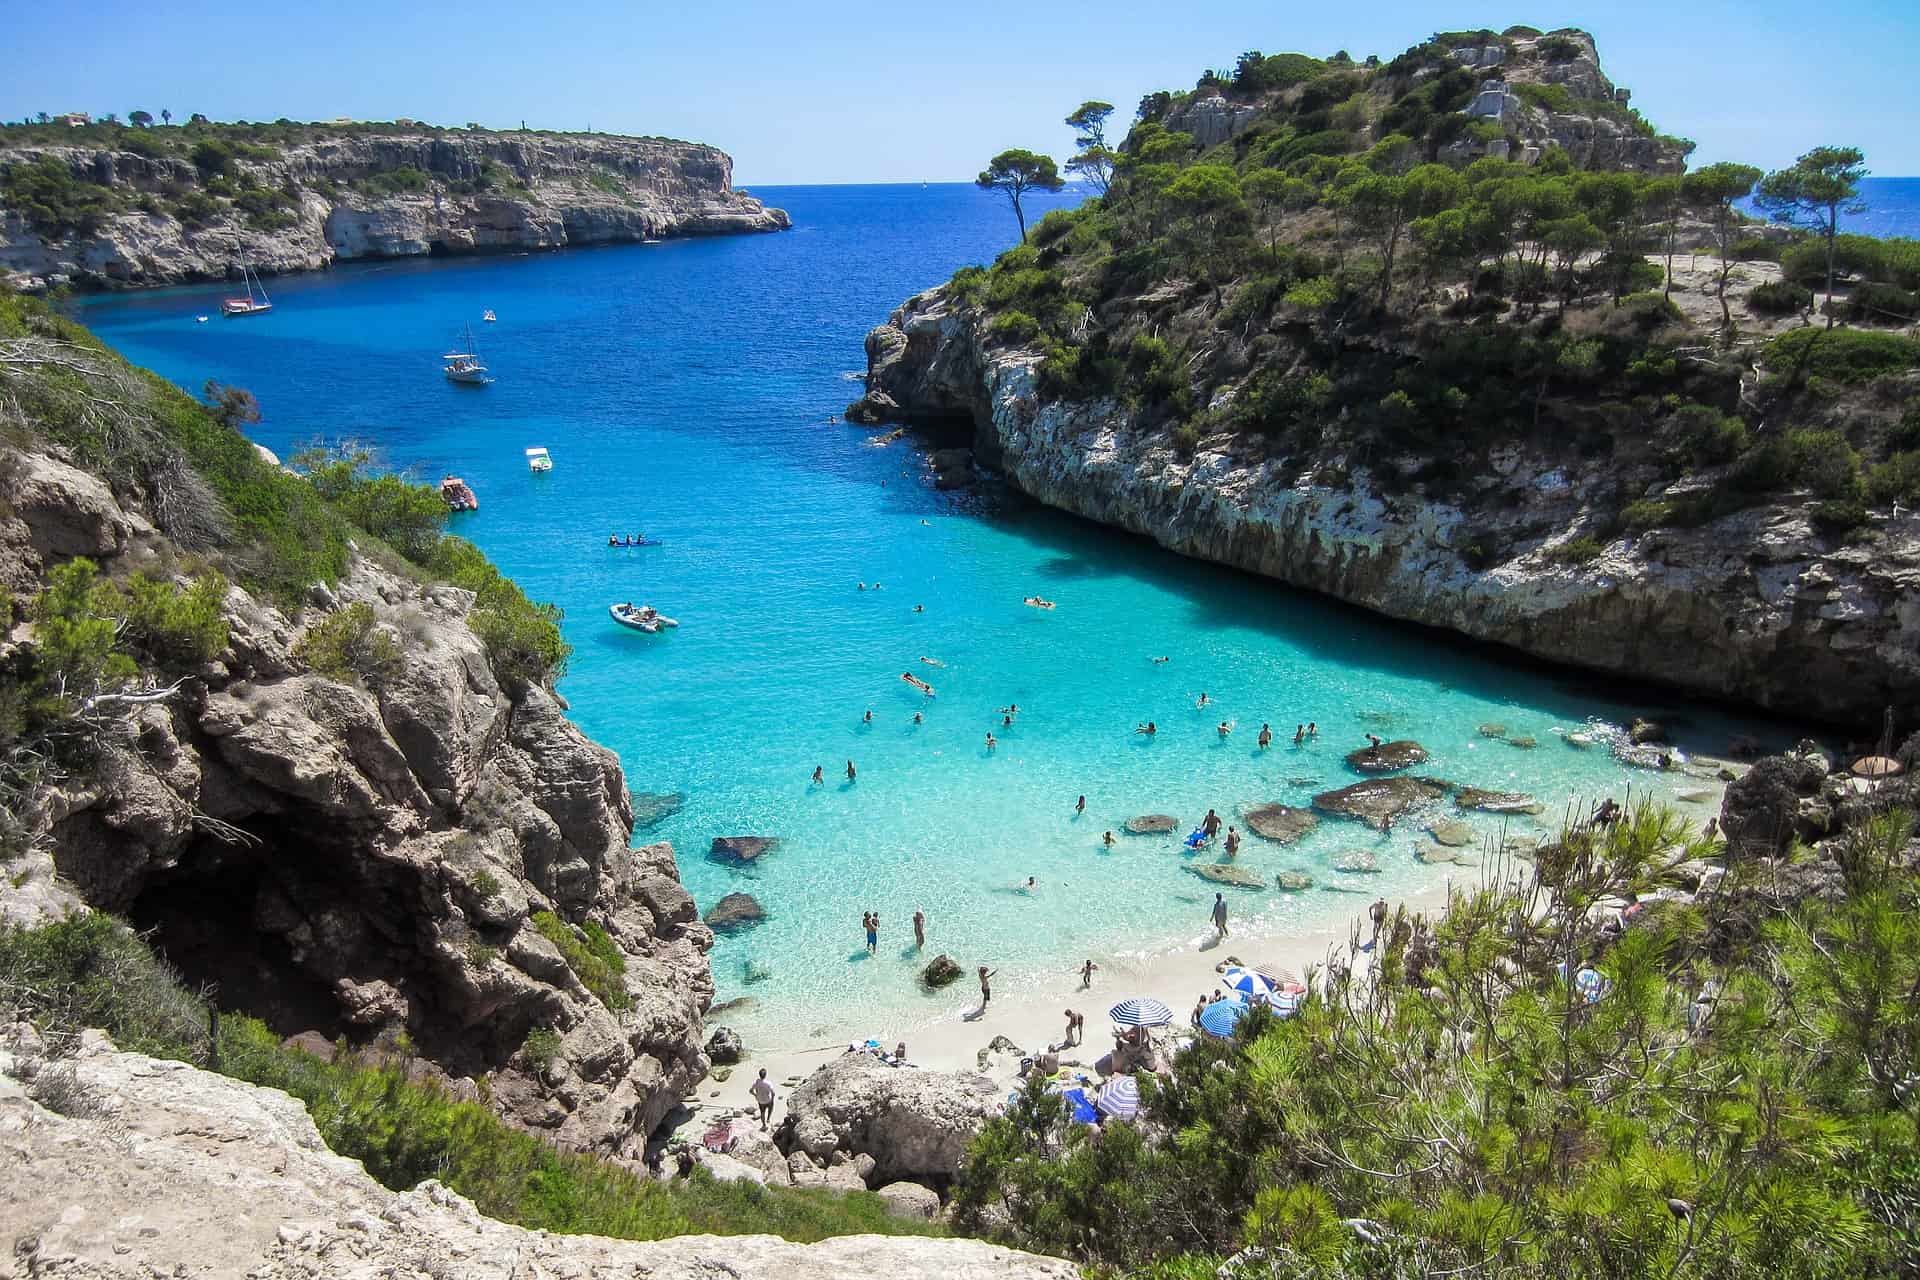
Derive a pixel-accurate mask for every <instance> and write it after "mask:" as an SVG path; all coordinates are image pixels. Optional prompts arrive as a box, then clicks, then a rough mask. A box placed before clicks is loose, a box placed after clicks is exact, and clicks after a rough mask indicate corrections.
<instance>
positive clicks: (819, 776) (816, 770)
mask: <svg viewBox="0 0 1920 1280" xmlns="http://www.w3.org/2000/svg"><path fill="white" fill-rule="evenodd" d="M826 781H827V777H826V774H824V773H822V772H821V770H820V766H819V765H815V766H813V785H814V786H816V787H819V786H825V785H826Z"/></svg>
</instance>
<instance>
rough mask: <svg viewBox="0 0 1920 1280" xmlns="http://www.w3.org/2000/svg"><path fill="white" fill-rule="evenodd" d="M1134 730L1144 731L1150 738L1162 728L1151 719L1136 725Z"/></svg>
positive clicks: (1137, 731)
mask: <svg viewBox="0 0 1920 1280" xmlns="http://www.w3.org/2000/svg"><path fill="white" fill-rule="evenodd" d="M1133 731H1134V732H1135V733H1144V734H1146V735H1147V736H1148V737H1149V738H1151V737H1152V736H1153V735H1154V734H1156V733H1158V732H1160V728H1159V726H1158V725H1156V724H1154V722H1153V721H1151V720H1149V721H1147V722H1146V723H1145V724H1142V725H1135V726H1134V730H1133Z"/></svg>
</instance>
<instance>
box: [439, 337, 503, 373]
mask: <svg viewBox="0 0 1920 1280" xmlns="http://www.w3.org/2000/svg"><path fill="white" fill-rule="evenodd" d="M440 359H441V360H442V361H444V362H445V366H446V367H445V368H444V369H442V370H441V372H443V373H445V374H446V375H447V381H448V382H457V383H459V384H461V385H462V386H468V387H484V386H486V385H487V384H488V383H490V382H492V381H493V375H492V374H490V373H488V372H487V366H485V365H484V364H481V363H480V357H479V356H478V355H477V354H475V352H474V346H473V328H472V326H468V328H467V349H466V350H465V351H449V352H447V354H445V355H444V356H441V357H440Z"/></svg>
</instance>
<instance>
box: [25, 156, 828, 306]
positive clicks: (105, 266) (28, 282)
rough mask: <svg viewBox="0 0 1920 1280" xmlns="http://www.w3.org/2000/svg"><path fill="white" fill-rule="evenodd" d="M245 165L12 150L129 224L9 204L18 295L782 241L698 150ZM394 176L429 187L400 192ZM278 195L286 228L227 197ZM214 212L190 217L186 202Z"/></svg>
mask: <svg viewBox="0 0 1920 1280" xmlns="http://www.w3.org/2000/svg"><path fill="white" fill-rule="evenodd" d="M270 154H271V158H266V156H264V155H263V156H262V157H259V158H250V157H245V156H242V157H238V158H235V159H233V160H232V161H231V163H230V170H229V174H228V176H227V177H225V178H223V179H209V177H208V176H207V174H206V173H203V172H202V170H201V169H199V168H197V167H196V166H195V165H194V164H193V163H192V162H191V161H190V159H189V158H188V157H187V156H186V155H185V154H181V155H172V154H166V155H158V156H146V155H140V154H135V153H134V152H131V151H114V150H106V149H101V148H97V147H68V146H33V147H19V148H14V149H10V150H0V171H4V170H8V169H10V168H12V167H14V166H21V165H31V164H34V163H35V162H37V161H40V160H41V159H42V158H43V157H50V158H52V159H53V160H55V161H56V162H58V163H59V164H60V165H62V166H64V167H65V168H66V170H67V171H68V172H69V173H70V174H71V175H72V176H73V177H74V178H75V179H77V180H80V181H83V182H87V183H92V184H96V185H98V186H100V187H102V188H104V189H105V190H106V191H107V192H108V193H109V198H110V199H112V200H114V201H116V202H117V203H119V204H120V205H121V206H123V208H124V211H122V212H118V213H114V214H113V215H112V216H110V217H108V218H107V219H106V220H105V222H104V224H103V225H102V226H101V227H100V228H99V230H97V231H95V232H93V233H91V234H70V235H63V236H48V235H46V234H43V233H42V231H41V230H39V229H37V228H36V227H35V226H33V225H31V224H30V223H29V221H28V220H27V219H26V218H25V217H24V216H23V215H22V214H21V213H20V212H19V211H17V210H12V209H7V208H6V207H4V206H0V277H3V278H5V279H7V280H8V282H9V283H10V284H11V285H12V286H13V287H15V288H19V289H40V288H45V287H47V286H49V285H56V284H72V285H77V286H81V287H88V288H117V287H126V286H136V285H165V284H177V283H180V282H182V281H191V280H209V279H212V280H219V279H226V278H227V277H229V276H232V275H237V274H238V273H239V270H240V267H241V266H242V265H243V264H244V265H247V266H251V267H253V268H254V269H255V270H257V271H259V272H261V273H263V274H275V273H283V272H289V271H312V270H317V269H320V268H323V267H326V266H329V265H331V264H332V263H334V262H345V261H352V260H354V259H358V258H396V257H418V256H423V255H427V254H467V253H482V252H487V251H490V250H506V249H557V248H562V247H565V246H568V245H590V244H610V243H619V242H627V241H635V240H644V239H653V238H658V237H665V236H687V235H718V234H728V233H734V232H748V231H778V230H784V229H786V228H787V227H788V226H790V225H791V224H790V223H789V221H788V219H787V215H786V214H785V213H784V212H783V211H781V210H779V209H769V208H767V207H765V206H764V205H762V204H761V203H760V202H759V201H758V200H755V199H754V198H753V197H751V196H749V195H747V194H745V193H743V192H738V191H735V190H733V186H732V181H733V162H732V160H731V159H729V158H728V157H727V155H726V153H724V152H722V151H719V150H717V149H715V148H713V147H709V146H703V145H699V144H695V143H686V142H673V141H669V140H667V139H662V138H621V137H609V136H606V135H602V134H591V135H564V134H563V135H548V134H531V133H529V134H519V133H492V132H487V131H484V130H470V131H460V132H443V133H425V132H423V133H421V134H419V135H404V134H399V135H396V134H380V135H374V134H365V133H345V132H342V133H338V134H327V133H321V134H318V135H316V136H314V137H312V138H310V140H308V141H305V142H301V143H299V144H296V145H291V146H286V147H283V148H277V149H274V150H272V151H271V153H270ZM396 175H405V176H409V177H410V178H411V176H418V177H419V178H421V179H423V181H422V182H420V184H419V187H418V189H416V190H392V189H391V188H392V186H393V181H394V179H395V177H396ZM236 179H237V180H238V181H239V182H241V183H244V184H246V186H247V187H248V188H249V189H251V190H255V191H268V192H277V193H280V198H281V200H282V207H281V208H280V209H279V210H278V211H276V212H275V213H274V214H272V215H271V216H268V217H265V218H261V217H258V216H255V217H249V215H248V214H247V213H246V212H245V211H244V210H243V209H242V208H241V207H240V205H239V204H237V203H235V200H234V199H233V198H231V197H229V196H225V195H218V194H213V193H216V192H219V191H223V190H230V189H232V188H233V186H234V184H235V180H236ZM196 197H206V198H207V199H208V200H210V201H211V210H210V212H204V213H200V214H194V215H190V220H183V218H185V217H189V215H185V214H183V212H182V210H183V209H184V207H185V206H183V205H182V204H181V203H180V202H181V201H182V199H185V198H196Z"/></svg>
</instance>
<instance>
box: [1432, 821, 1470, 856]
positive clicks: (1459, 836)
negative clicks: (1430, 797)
mask: <svg viewBox="0 0 1920 1280" xmlns="http://www.w3.org/2000/svg"><path fill="white" fill-rule="evenodd" d="M1427 834H1428V835H1430V836H1432V837H1433V838H1434V840H1435V841H1436V842H1437V843H1439V844H1444V845H1446V846H1448V847H1449V848H1455V849H1457V848H1460V847H1461V846H1462V845H1469V844H1472V843H1473V828H1472V827H1470V826H1468V825H1467V824H1466V823H1464V822H1462V821H1460V820H1459V819H1458V818H1443V819H1441V820H1440V821H1439V822H1435V823H1433V824H1431V825H1429V826H1428V827H1427Z"/></svg>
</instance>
